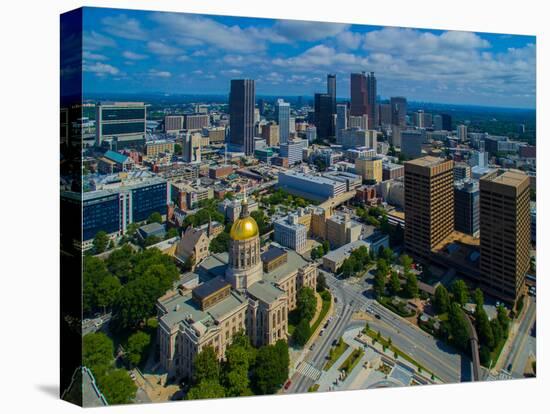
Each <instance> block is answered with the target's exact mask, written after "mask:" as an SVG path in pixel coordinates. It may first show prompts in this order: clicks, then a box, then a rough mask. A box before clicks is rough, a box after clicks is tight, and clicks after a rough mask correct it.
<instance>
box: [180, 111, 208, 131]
mask: <svg viewBox="0 0 550 414" xmlns="http://www.w3.org/2000/svg"><path fill="white" fill-rule="evenodd" d="M209 126H210V116H209V115H205V114H189V115H185V125H184V128H185V129H186V130H188V131H200V130H202V129H203V128H208V127H209Z"/></svg>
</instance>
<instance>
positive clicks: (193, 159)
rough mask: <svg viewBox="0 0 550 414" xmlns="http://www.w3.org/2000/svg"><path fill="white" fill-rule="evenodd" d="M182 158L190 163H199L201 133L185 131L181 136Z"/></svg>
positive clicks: (200, 156)
mask: <svg viewBox="0 0 550 414" xmlns="http://www.w3.org/2000/svg"><path fill="white" fill-rule="evenodd" d="M181 141H182V146H181V147H182V151H183V160H184V161H185V162H190V163H200V162H201V159H202V151H201V142H202V135H201V134H200V133H197V132H195V133H190V132H189V131H187V132H186V133H185V135H183V137H182V138H181Z"/></svg>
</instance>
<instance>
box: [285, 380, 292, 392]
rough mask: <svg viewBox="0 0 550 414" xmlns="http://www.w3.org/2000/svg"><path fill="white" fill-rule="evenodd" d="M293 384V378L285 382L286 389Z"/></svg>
mask: <svg viewBox="0 0 550 414" xmlns="http://www.w3.org/2000/svg"><path fill="white" fill-rule="evenodd" d="M291 385H292V381H291V380H288V381H287V382H286V384H285V390H288V389H289V388H290V386H291Z"/></svg>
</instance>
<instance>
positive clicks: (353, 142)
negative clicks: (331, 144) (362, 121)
mask: <svg viewBox="0 0 550 414" xmlns="http://www.w3.org/2000/svg"><path fill="white" fill-rule="evenodd" d="M339 143H340V144H341V145H342V146H343V147H344V148H353V147H367V148H374V149H376V144H377V132H376V131H375V130H364V129H358V128H352V129H344V130H342V131H340V142H339Z"/></svg>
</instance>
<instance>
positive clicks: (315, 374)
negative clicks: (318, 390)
mask: <svg viewBox="0 0 550 414" xmlns="http://www.w3.org/2000/svg"><path fill="white" fill-rule="evenodd" d="M296 372H298V373H300V374H301V375H303V376H304V377H308V378H311V379H312V380H313V381H317V380H318V379H319V377H320V376H321V371H319V370H318V369H317V368H315V367H314V366H313V365H311V364H310V363H308V362H302V363H301V364H300V365H299V366H298V369H297V370H296Z"/></svg>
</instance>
